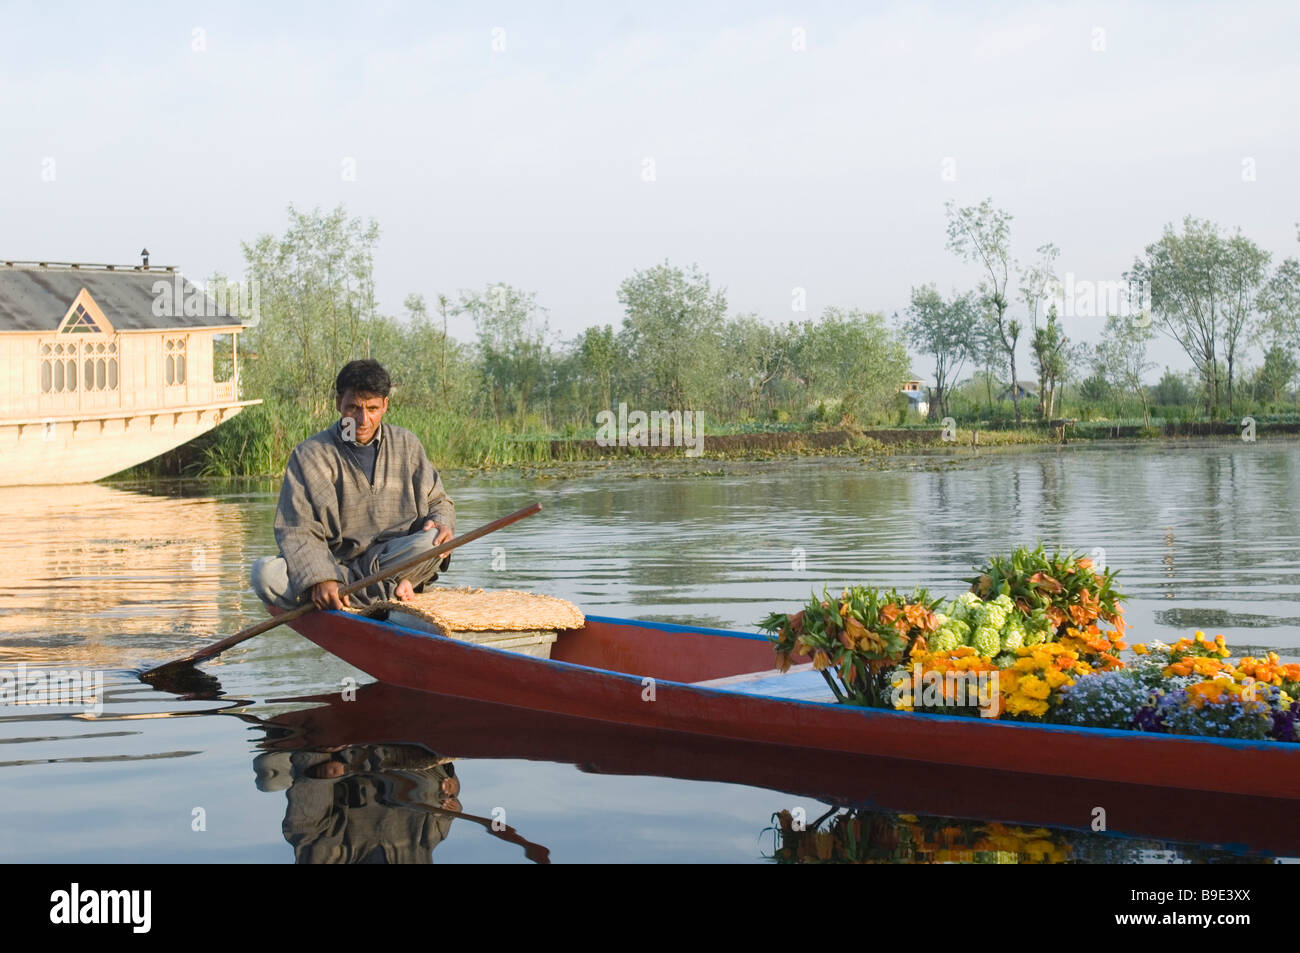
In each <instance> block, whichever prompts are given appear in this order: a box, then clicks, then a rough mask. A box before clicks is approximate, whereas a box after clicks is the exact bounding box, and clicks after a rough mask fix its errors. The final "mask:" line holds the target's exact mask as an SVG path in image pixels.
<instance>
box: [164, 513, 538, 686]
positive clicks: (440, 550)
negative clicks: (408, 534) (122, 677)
mask: <svg viewBox="0 0 1300 953" xmlns="http://www.w3.org/2000/svg"><path fill="white" fill-rule="evenodd" d="M541 508H542V504H540V503H534V504H532V505H531V506H525V507H524V508H523V509H522V510H518V511H516V512H514V513H511V514H510V515H509V516H503V517H501V518H500V519H498V520H493V521H492V522H491V523H485V524H484V525H482V526H480V527H479V528H478V529H475V530H470V531H469V532H468V533H466V534H465V535H464V536H457V537H456V538H455V539H449V540H447V542H445V543H443V544H442V545H441V546H435V547H434V548H433V549H431V550H429V551H428V552H427V553H420V554H419V555H417V556H412V557H411V558H410V559H404V560H402V561H401V562H400V563H396V564H394V565H392V566H389V567H388V568H387V569H383V570H380V571H379V572H377V573H375V574H374V575H373V576H366V578H365V579H359V580H357V581H356V582H354V583H349V584H348V585H346V586H341V587H339V596H348V595H351V594H352V593H354V592H357V591H358V590H360V589H364V588H366V586H369V585H371V584H373V583H376V582H379V581H381V580H383V579H391V578H392V577H393V576H397V575H400V574H401V573H404V572H406V571H407V570H408V569H411V568H413V567H415V566H418V565H420V563H422V562H425V561H427V560H430V559H434V558H436V557H438V556H442V555H445V554H446V553H449V552H451V551H452V550H453V549H455V548H456V547H457V546H463V545H465V544H466V543H469V542H473V541H474V540H476V539H479V538H480V537H483V536H486V535H487V534H488V533H494V532H496V531H497V530H499V529H501V528H502V527H503V526H509V525H510V524H511V523H517V522H518V521H519V520H521V519H523V518H524V517H526V516H532V515H533V514H534V513H536V512H538V511H540V510H541ZM315 611H316V606H315V604H314V603H311V602H309V603H307V604H306V605H302V606H299V607H298V608H296V609H290V610H289V611H288V612H282V613H281V614H280V615H277V616H275V617H274V618H271V619H267V620H266V621H265V622H259V623H257V625H251V626H249V627H248V628H247V629H244V630H242V631H240V632H236V633H235V634H234V635H232V636H230V637H229V638H226V639H222V640H221V641H219V642H213V643H212V644H211V645H209V646H207V647H206V648H202V649H199V650H198V651H197V652H191V653H190V654H189V655H187V656H185V657H184V658H178V659H173V660H172V661H170V662H163V664H161V665H157V666H155V667H153V668H151V669H149V670H148V671H145V672H143V673H141V675H140V678H141V679H144V680H145V681H148V680H150V679H153V678H156V677H158V675H160V674H162V673H165V672H174V671H175V670H176V669H178V668H182V667H184V666H187V665H196V664H198V663H199V662H204V661H207V660H208V659H210V658H213V657H215V656H217V655H220V654H221V653H222V652H224V651H225V650H226V649H228V648H230V647H231V646H232V645H238V644H239V643H240V642H243V641H245V640H246V639H251V638H252V637H253V636H255V635H261V634H262V633H263V632H269V631H270V630H271V629H274V628H275V627H276V626H279V625H284V623H286V622H292V621H293V620H294V619H297V618H299V617H300V616H305V615H307V614H308V613H309V612H315Z"/></svg>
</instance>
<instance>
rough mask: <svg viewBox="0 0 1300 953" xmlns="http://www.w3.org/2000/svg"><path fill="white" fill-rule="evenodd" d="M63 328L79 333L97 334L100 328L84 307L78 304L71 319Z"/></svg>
mask: <svg viewBox="0 0 1300 953" xmlns="http://www.w3.org/2000/svg"><path fill="white" fill-rule="evenodd" d="M63 330H64V331H65V332H66V331H71V332H73V333H81V334H85V333H90V334H97V333H99V330H100V329H99V325H97V324H96V323H95V319H94V318H92V317H91V316H90V313H89V312H88V311H87V310H86V309H85V307H84V306H83V305H80V304H79V305H77V310H76V311H75V312H73V315H72V320H70V321H69V322H68V323H67V325H66V326H65V327H64V329H63Z"/></svg>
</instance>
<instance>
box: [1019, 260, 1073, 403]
mask: <svg viewBox="0 0 1300 953" xmlns="http://www.w3.org/2000/svg"><path fill="white" fill-rule="evenodd" d="M1060 253H1061V252H1060V249H1058V248H1057V247H1056V246H1055V245H1053V244H1051V243H1050V242H1049V243H1047V244H1046V245H1039V246H1038V260H1037V261H1035V262H1034V264H1033V265H1031V266H1030V267H1029V268H1026V269H1025V270H1024V271H1023V272H1021V275H1020V300H1021V301H1023V302H1024V303H1025V309H1026V310H1027V311H1028V312H1029V327H1030V338H1029V349H1030V351H1031V352H1032V353H1033V355H1034V363H1035V364H1036V365H1037V370H1038V416H1039V417H1040V418H1047V417H1050V416H1051V414H1052V406H1051V405H1052V404H1053V403H1054V398H1055V382H1056V380H1057V379H1058V378H1059V377H1060V376H1061V374H1063V373H1064V368H1062V367H1061V366H1060V364H1061V361H1062V355H1063V353H1064V347H1065V335H1064V334H1063V333H1062V331H1061V328H1060V325H1059V324H1058V323H1057V315H1056V311H1055V309H1052V310H1049V311H1048V313H1047V316H1046V320H1045V326H1044V327H1042V328H1040V327H1039V326H1038V312H1039V311H1040V310H1041V309H1042V305H1043V302H1044V301H1045V300H1049V299H1050V298H1051V297H1053V294H1052V293H1053V291H1054V290H1055V289H1056V287H1057V285H1058V284H1059V283H1058V281H1057V278H1056V268H1055V263H1056V259H1057V256H1058V255H1060Z"/></svg>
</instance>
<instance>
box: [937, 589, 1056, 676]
mask: <svg viewBox="0 0 1300 953" xmlns="http://www.w3.org/2000/svg"><path fill="white" fill-rule="evenodd" d="M944 608H945V610H947V615H946V616H945V618H949V619H950V620H951V622H950V623H949V624H950V626H951V628H952V629H953V630H954V631H955V632H956V633H959V634H960V637H961V638H960V641H958V642H955V643H953V645H952V646H949V644H948V643H949V642H951V641H952V640H951V638H949V639H941V640H940V641H932V642H931V645H932V646H933V647H935V648H948V647H956V645H969V646H971V647H972V648H974V649H975V650H976V651H978V652H979V653H980V654H981V655H984V656H987V657H989V658H993V657H995V656H998V655H1002V654H1004V653H1011V652H1014V651H1015V650H1016V649H1018V648H1020V647H1021V646H1025V645H1038V644H1040V643H1042V642H1043V641H1045V640H1046V639H1047V638H1048V636H1049V635H1050V634H1051V627H1050V625H1049V624H1048V622H1047V618H1046V616H1043V615H1041V614H1040V615H1038V616H1026V615H1025V614H1024V613H1022V612H1020V611H1019V610H1018V609H1017V607H1016V604H1015V603H1014V602H1012V601H1011V597H1010V596H1008V595H998V596H996V597H995V598H993V599H990V600H988V601H985V600H984V599H981V598H980V597H979V596H977V595H976V594H975V593H973V592H964V593H962V594H961V595H960V596H959V597H958V598H957V599H956V601H955V602H951V603H948V604H947V605H945V606H944ZM940 631H943V626H942V625H941V626H940ZM1010 660H1011V659H1010V658H1008V659H1007V660H1004V661H1007V662H1009V661H1010Z"/></svg>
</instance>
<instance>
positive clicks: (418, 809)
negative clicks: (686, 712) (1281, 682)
mask: <svg viewBox="0 0 1300 953" xmlns="http://www.w3.org/2000/svg"><path fill="white" fill-rule="evenodd" d="M282 701H285V702H289V701H292V702H294V703H296V704H302V705H304V706H306V707H303V708H300V709H297V710H294V711H291V712H285V713H282V714H279V715H276V716H274V717H272V718H270V719H267V720H265V721H263V722H261V723H260V724H261V725H262V727H263V728H265V729H266V730H267V731H268V738H267V741H266V742H264V744H263V747H265V748H268V749H270V750H271V751H272V752H273V753H272V754H259V755H258V756H257V758H256V759H255V761H254V768H255V772H256V774H257V777H258V787H259V789H261V790H280V789H282V788H284V787H287V789H288V798H289V807H288V812H287V813H286V817H285V822H284V833H285V837H286V839H288V840H289V841H290V843H292V844H294V847H295V853H296V856H298V858H299V859H300V860H309V861H331V862H359V861H361V860H364V859H365V858H366V857H371V856H380V854H376V853H375V851H377V850H380V848H379V847H378V846H376V845H378V844H381V843H382V844H383V845H384V846H383V849H382V851H381V854H382V856H383V857H385V858H388V859H390V860H392V859H401V860H408V861H412V862H424V861H427V860H428V853H429V851H431V850H432V846H433V845H434V844H436V843H438V842H439V840H441V839H442V838H445V837H446V834H447V828H445V827H444V828H440V829H438V837H437V839H432V838H431V835H430V833H429V831H430V826H429V825H430V823H431V820H430V817H431V814H434V815H440V816H442V817H448V816H452V815H448V814H447V811H448V804H447V803H446V802H445V799H447V798H449V797H455V795H456V793H458V792H459V782H460V779H461V778H472V777H473V772H474V760H475V759H517V760H521V761H528V762H539V761H545V762H554V763H561V764H571V765H574V766H576V767H577V768H578V769H579V770H581V771H583V772H585V773H588V774H602V775H635V776H639V777H659V778H673V779H679V780H684V781H711V782H725V783H730V784H739V785H744V786H746V787H751V788H763V789H767V790H772V791H778V792H783V793H784V794H786V795H788V796H789V797H790V798H813V799H816V800H817V801H821V802H823V803H824V804H827V805H832V806H831V807H830V808H829V810H827V811H826V813H825V814H824V815H823V816H822V817H821V818H818V819H817V820H815V821H813V820H810V819H809V817H808V813H807V812H806V811H804V812H803V816H802V817H801V818H800V820H801V821H802V822H804V823H803V829H802V830H801V831H795V830H794V829H793V828H789V829H787V828H786V827H785V826H781V832H782V833H781V837H779V838H778V842H777V845H776V847H777V850H776V854H775V855H776V856H777V857H778V859H782V858H787V859H808V858H809V857H813V858H816V859H822V860H826V859H844V860H865V859H892V860H894V861H899V862H902V861H906V860H908V859H909V858H910V859H914V860H918V861H922V860H929V859H935V858H934V857H931V856H930V855H928V854H927V855H924V856H923V855H922V853H920V851H922V850H925V851H930V852H931V853H932V852H933V851H935V850H940V849H942V850H945V851H949V852H952V851H967V852H969V851H975V852H981V851H986V850H993V851H1008V850H1011V851H1012V852H1013V853H1015V852H1019V853H1020V854H1025V855H1026V857H1024V858H1021V859H1028V860H1034V861H1037V862H1049V863H1063V862H1076V861H1088V862H1105V863H1135V862H1144V861H1150V860H1152V859H1154V858H1155V856H1156V855H1153V854H1151V853H1150V852H1151V851H1163V852H1164V854H1162V855H1161V856H1164V857H1166V858H1167V859H1181V860H1196V861H1212V860H1227V859H1232V858H1251V857H1254V858H1261V857H1265V858H1266V857H1270V856H1275V855H1278V854H1282V855H1290V854H1296V853H1300V832H1297V831H1296V830H1295V825H1294V823H1293V821H1292V818H1293V815H1294V805H1295V802H1293V801H1284V800H1281V799H1276V798H1250V797H1241V796H1236V795H1218V794H1209V793H1200V792H1192V791H1178V792H1170V791H1169V790H1168V789H1162V788H1154V787H1147V786H1142V785H1122V784H1112V783H1100V782H1092V781H1084V780H1078V779H1070V778H1048V777H1040V776H1031V775H1024V774H1017V773H1014V772H1005V771H977V770H967V769H952V768H946V767H944V766H942V765H934V764H925V763H921V762H910V761H899V760H891V759H887V758H871V757H857V756H852V755H846V754H844V753H842V752H820V751H812V750H807V749H797V748H790V747H787V746H782V745H769V744H754V743H750V742H740V741H734V740H731V739H725V738H709V737H704V736H695V735H686V734H680V733H676V732H669V731H660V730H650V729H639V728H627V727H620V726H615V725H610V724H607V723H603V722H594V721H587V720H584V719H580V718H573V717H569V716H563V715H553V714H548V713H544V712H527V711H523V710H521V709H516V708H512V707H508V706H502V705H493V704H487V703H484V702H475V701H469V700H466V699H457V698H449V697H440V696H436V695H429V694H426V693H424V692H417V691H411V690H409V689H401V688H395V687H393V686H390V685H385V684H382V683H372V684H370V685H367V686H364V687H362V688H361V689H360V690H359V691H358V692H357V693H356V697H355V700H353V701H347V702H345V701H343V700H341V698H340V696H339V695H338V694H337V693H333V694H330V695H315V696H310V697H305V698H300V699H285V700H282ZM240 717H243V718H245V719H248V718H249V716H248V715H241V716H240ZM398 738H400V739H403V741H402V743H394V742H392V741H388V740H386V739H398ZM433 752H439V753H440V754H434V753H433ZM453 757H454V758H457V759H460V760H459V761H458V767H457V768H456V773H455V775H454V776H455V777H456V779H457V781H456V786H455V787H448V786H447V780H448V778H449V777H450V776H451V774H450V771H448V772H447V773H445V774H438V773H437V771H438V769H439V767H440V766H444V765H448V764H449V759H450V758H453ZM313 771H315V772H316V774H312V772H313ZM421 771H422V772H425V774H424V775H417V772H421ZM322 772H324V773H325V775H326V776H324V777H322V776H321V774H322ZM268 779H271V780H269V781H268ZM399 779H400V781H399ZM344 781H347V782H348V784H347V786H341V785H342V784H343V782H344ZM519 787H520V789H521V790H523V789H527V782H526V780H525V779H523V778H521V779H520V780H519ZM439 797H441V798H443V799H444V803H442V805H441V809H440V810H439V808H438V807H437V804H438V798H439ZM296 798H301V800H302V803H301V804H298V803H296V802H295V799H296ZM1098 805H1104V806H1105V813H1104V818H1105V823H1104V825H1103V829H1104V830H1105V833H1104V834H1102V833H1094V832H1093V831H1091V830H1089V825H1090V823H1093V824H1095V822H1096V818H1097V817H1098V813H1097V806H1098ZM452 809H453V810H459V807H458V806H457V807H455V808H452ZM908 811H914V812H917V813H918V814H922V815H925V816H928V817H930V818H931V819H935V818H938V819H940V820H938V821H935V822H934V823H935V824H938V827H937V828H935V829H934V830H931V827H933V826H934V825H933V824H930V822H928V821H927V822H926V824H923V825H921V827H920V828H917V829H916V830H918V831H922V830H923V831H925V832H927V833H926V836H925V837H924V838H921V837H920V835H919V834H917V835H916V836H915V837H913V838H912V840H911V841H910V842H909V843H911V845H912V846H911V847H909V848H908V850H909V851H911V853H910V854H909V853H907V852H906V851H904V852H902V853H899V852H898V851H899V843H900V842H899V839H898V837H897V836H894V835H888V836H887V835H886V834H885V833H883V832H881V831H883V830H884V828H885V827H888V828H890V829H891V830H894V831H895V833H897V831H898V830H901V829H902V827H901V826H900V825H914V824H916V823H917V821H916V818H915V817H911V819H910V820H909V819H908V817H909V816H910V815H907V814H905V813H904V812H908ZM455 816H460V817H467V818H468V819H469V820H472V821H475V822H477V823H478V824H480V826H483V827H485V828H486V829H488V830H489V832H495V831H497V829H498V826H499V825H496V824H493V823H492V821H493V820H494V819H493V818H472V817H469V816H468V815H455ZM835 818H839V819H840V820H838V821H836V820H834V819H835ZM864 818H868V819H870V824H869V825H868V827H867V828H863V827H862V823H863V819H864ZM954 818H966V820H954ZM850 821H852V822H853V823H852V824H850ZM855 825H856V826H855ZM871 825H875V826H871ZM882 825H884V827H882ZM926 825H930V826H926ZM954 828H955V829H957V830H958V831H959V833H960V837H958V836H957V835H956V834H954V833H953V832H952V830H951V829H954ZM940 829H942V831H943V832H944V833H943V838H946V840H944V839H943V838H939V837H937V836H935V830H940ZM1040 829H1041V830H1040ZM1024 830H1032V831H1035V832H1037V833H1034V834H1032V836H1031V835H1030V834H1026V833H1024ZM864 831H868V832H870V831H877V832H878V833H877V834H873V835H872V837H871V838H868V841H866V842H864V841H863V840H862V838H863V837H864V836H866V835H865V834H864ZM352 832H355V833H352ZM403 832H406V836H407V837H408V840H406V841H404V842H402V843H401V844H394V843H392V842H391V841H390V840H383V839H382V838H398V839H400V838H401V837H402V836H403ZM511 835H514V832H513V831H511V832H510V833H509V835H503V836H506V839H512V836H511ZM796 835H797V836H796ZM828 835H829V837H830V838H831V840H830V841H827V840H826V839H825V838H826V836H828ZM349 837H351V838H352V839H353V840H352V841H351V842H349ZM514 837H517V835H514ZM891 838H892V839H891ZM1135 838H1137V840H1135ZM514 842H516V843H520V844H521V845H526V846H531V847H533V848H534V849H536V845H528V842H527V841H524V840H522V839H515V840H514ZM1045 843H1046V844H1049V845H1050V849H1048V848H1045V847H1044V846H1043V845H1044V844H1045ZM828 844H838V845H839V846H836V847H834V849H833V850H832V851H831V855H830V856H823V855H824V854H825V853H826V850H827V849H828V848H827V845H828ZM989 844H993V845H1000V846H988V845H989ZM1016 844H1019V846H1017V847H1014V849H1013V847H1009V846H1007V845H1016ZM801 845H802V846H801ZM845 845H847V846H845ZM426 846H427V850H426ZM304 849H306V850H307V851H308V852H307V853H304ZM783 850H785V851H786V853H782V851H783ZM543 851H544V849H543ZM891 851H893V852H894V853H893V854H891V853H890V852H891ZM534 859H535V858H534ZM939 859H951V860H959V861H971V862H977V861H982V860H987V858H980V857H975V856H974V855H970V856H967V855H966V854H965V853H961V854H951V856H950V855H948V854H945V855H944V856H943V858H939ZM1001 859H1002V860H1003V861H1006V860H1009V859H1010V858H1008V857H1003V858H1001Z"/></svg>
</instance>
